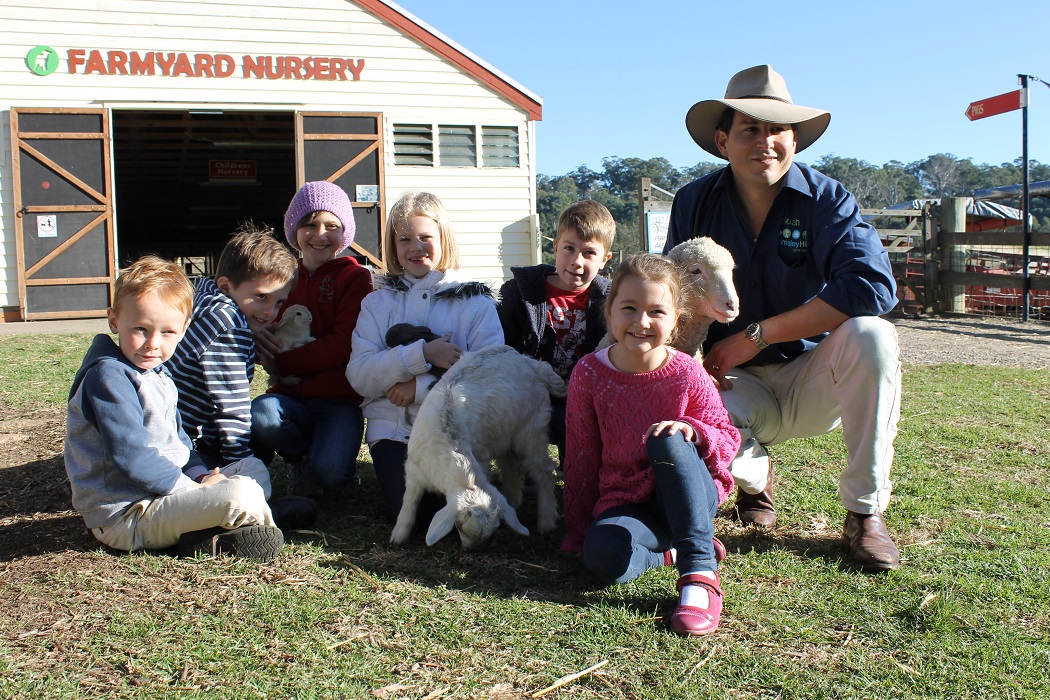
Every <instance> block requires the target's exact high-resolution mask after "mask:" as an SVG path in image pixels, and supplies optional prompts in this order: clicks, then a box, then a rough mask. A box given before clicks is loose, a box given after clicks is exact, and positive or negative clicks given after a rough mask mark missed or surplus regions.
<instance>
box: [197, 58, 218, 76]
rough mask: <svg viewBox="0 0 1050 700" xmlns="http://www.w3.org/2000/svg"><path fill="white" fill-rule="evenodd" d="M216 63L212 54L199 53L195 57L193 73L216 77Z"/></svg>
mask: <svg viewBox="0 0 1050 700" xmlns="http://www.w3.org/2000/svg"><path fill="white" fill-rule="evenodd" d="M214 65H215V59H214V58H213V57H212V55H211V54H208V53H199V54H196V55H194V57H193V73H194V75H196V76H197V77H198V78H199V77H201V76H207V77H209V78H214V77H215V74H214V73H213V72H212V67H213V66H214Z"/></svg>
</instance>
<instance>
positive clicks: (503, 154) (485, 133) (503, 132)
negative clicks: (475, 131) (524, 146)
mask: <svg viewBox="0 0 1050 700" xmlns="http://www.w3.org/2000/svg"><path fill="white" fill-rule="evenodd" d="M481 164H482V165H483V166H484V167H486V168H516V167H518V127H516V126H483V127H481Z"/></svg>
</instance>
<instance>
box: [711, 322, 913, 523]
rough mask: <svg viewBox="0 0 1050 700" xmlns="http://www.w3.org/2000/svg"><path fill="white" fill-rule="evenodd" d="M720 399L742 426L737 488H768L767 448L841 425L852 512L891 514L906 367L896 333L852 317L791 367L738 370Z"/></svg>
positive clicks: (844, 479) (842, 491)
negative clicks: (892, 470) (892, 472)
mask: <svg viewBox="0 0 1050 700" xmlns="http://www.w3.org/2000/svg"><path fill="white" fill-rule="evenodd" d="M726 376H727V377H728V378H729V379H730V380H731V381H732V382H733V388H732V389H729V390H727V391H723V392H721V396H722V401H723V402H724V403H725V406H726V409H727V410H728V411H729V415H730V417H731V418H732V420H733V424H734V425H735V426H737V427H738V428H739V429H740V438H741V445H740V451H739V452H738V453H737V456H736V458H735V459H734V460H733V464H732V466H731V468H730V470H731V471H732V473H733V478H734V480H735V481H736V483H737V486H738V487H740V488H741V489H743V490H744V491H746V492H748V493H758V492H760V491H761V490H762V489H764V488H765V486H766V477H767V475H768V473H769V456H768V455H767V454H766V450H765V448H766V446H769V445H776V444H779V443H781V442H784V441H785V440H790V439H791V438H799V437H813V436H815V435H823V434H824V433H828V432H831V431H832V430H834V429H836V428H838V427H840V426H841V427H842V439H843V442H845V444H846V451H847V453H848V457H847V462H846V469H845V470H844V471H843V472H842V474H841V475H840V477H839V497H840V498H841V499H842V505H843V506H845V507H846V509H847V510H850V511H853V512H855V513H875V512H880V513H881V512H882V511H884V510H885V509H886V507H887V505H888V504H889V500H890V493H891V491H892V483H891V482H890V467H891V466H892V464H893V440H894V438H895V437H896V436H897V421H898V420H899V419H900V402H901V363H900V347H899V345H898V343H897V329H896V328H895V327H894V326H893V324H892V323H890V322H889V321H885V320H883V319H881V318H877V317H874V316H862V317H858V318H851V319H848V320H846V321H845V322H844V323H843V324H842V325H841V326H839V327H838V328H836V329H835V330H834V331H833V332H832V333H831V334H829V335H828V337H826V338H825V339H824V340H823V341H821V342H820V343H819V344H818V345H817V347H816V348H814V349H813V350H811V351H809V352H807V353H804V354H803V355H801V356H800V357H797V358H795V359H794V360H792V361H790V362H785V363H782V364H772V365H764V366H762V367H747V368H740V367H737V368H735V369H733V370H732V371H730V372H728V373H727V374H726Z"/></svg>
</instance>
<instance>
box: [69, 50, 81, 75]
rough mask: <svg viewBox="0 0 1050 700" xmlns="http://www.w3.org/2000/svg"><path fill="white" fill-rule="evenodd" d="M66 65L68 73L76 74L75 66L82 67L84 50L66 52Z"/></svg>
mask: <svg viewBox="0 0 1050 700" xmlns="http://www.w3.org/2000/svg"><path fill="white" fill-rule="evenodd" d="M66 63H68V64H69V72H70V73H76V72H77V66H82V65H84V49H70V50H69V51H68V52H66Z"/></svg>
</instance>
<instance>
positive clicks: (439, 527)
mask: <svg viewBox="0 0 1050 700" xmlns="http://www.w3.org/2000/svg"><path fill="white" fill-rule="evenodd" d="M455 526H456V512H455V511H454V510H453V509H452V506H451V505H446V506H445V507H444V508H442V509H441V510H439V511H438V512H437V513H434V519H433V520H431V521H430V528H429V529H428V530H427V546H428V547H433V546H434V545H435V544H437V543H438V542H439V541H440V540H441V538H442V537H444V536H445V535H447V534H448V533H450V532H452V528H454V527H455Z"/></svg>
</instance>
